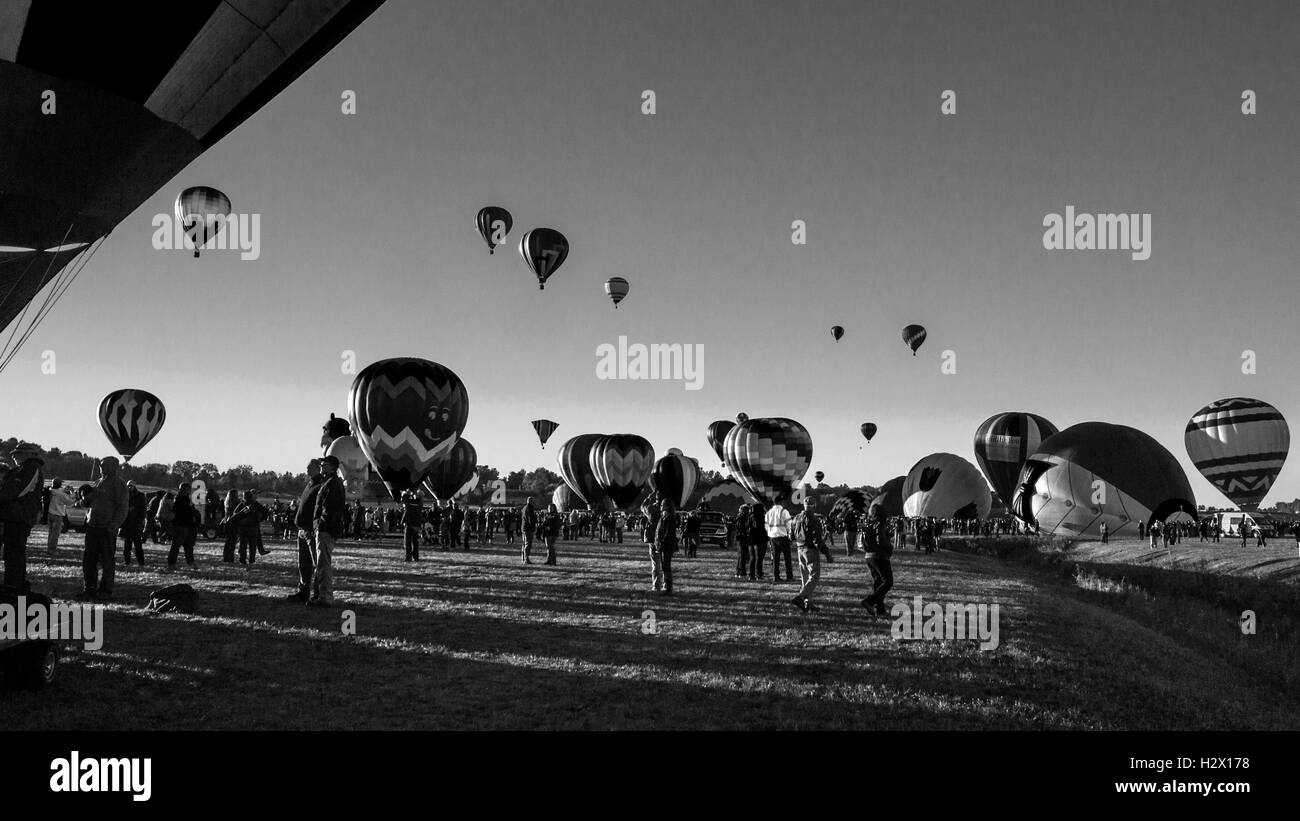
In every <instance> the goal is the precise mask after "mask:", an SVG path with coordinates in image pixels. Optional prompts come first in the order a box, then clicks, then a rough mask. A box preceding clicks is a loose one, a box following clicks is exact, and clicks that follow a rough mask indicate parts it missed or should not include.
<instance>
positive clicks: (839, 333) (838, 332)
mask: <svg viewBox="0 0 1300 821" xmlns="http://www.w3.org/2000/svg"><path fill="white" fill-rule="evenodd" d="M831 336H833V337H834V338H835V341H836V342H839V341H840V338H841V337H843V336H844V326H843V325H832V326H831Z"/></svg>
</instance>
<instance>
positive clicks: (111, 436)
mask: <svg viewBox="0 0 1300 821" xmlns="http://www.w3.org/2000/svg"><path fill="white" fill-rule="evenodd" d="M166 421H167V409H166V408H165V407H163V403H162V400H160V399H159V398H158V397H156V396H154V395H153V394H152V393H149V391H144V390H140V389H138V388H123V389H121V390H116V391H113V392H112V393H110V394H109V395H108V396H105V397H104V398H103V400H101V401H100V403H99V426H100V427H101V428H103V430H104V435H105V436H107V437H108V441H109V442H110V443H111V444H112V445H113V449H114V450H116V451H117V453H118V455H119V456H121V457H122V458H123V459H124V460H125V461H127V462H129V461H131V457H132V456H135V455H136V454H137V453H139V452H140V448H142V447H144V446H145V445H147V444H149V441H150V440H151V439H153V438H154V437H155V436H157V435H158V431H160V430H162V426H163V423H164V422H166Z"/></svg>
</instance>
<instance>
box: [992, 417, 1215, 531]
mask: <svg viewBox="0 0 1300 821" xmlns="http://www.w3.org/2000/svg"><path fill="white" fill-rule="evenodd" d="M1012 510H1013V511H1014V512H1015V513H1016V515H1017V516H1019V517H1020V518H1021V519H1023V520H1024V521H1027V522H1029V523H1031V524H1032V523H1036V524H1037V525H1038V527H1039V529H1040V530H1041V531H1042V532H1043V533H1046V534H1049V535H1060V536H1073V537H1076V538H1082V539H1093V538H1099V537H1100V535H1101V525H1102V523H1103V522H1105V523H1106V525H1107V529H1108V531H1109V533H1110V535H1112V536H1116V537H1122V536H1128V535H1133V536H1136V535H1137V526H1138V523H1139V522H1143V523H1145V524H1147V525H1150V524H1151V522H1153V521H1156V520H1159V521H1164V520H1165V519H1166V518H1167V517H1168V516H1169V515H1170V514H1171V513H1173V512H1175V511H1178V510H1183V511H1186V512H1188V513H1190V514H1191V515H1193V516H1195V515H1196V498H1195V497H1194V496H1193V495H1192V486H1191V484H1189V483H1188V481H1187V475H1186V474H1185V473H1184V472H1183V469H1182V467H1181V466H1180V465H1179V464H1178V460H1177V459H1175V458H1174V456H1173V454H1171V453H1170V452H1169V451H1168V450H1165V448H1164V446H1162V445H1161V444H1160V443H1159V442H1157V441H1156V440H1155V439H1152V438H1151V437H1150V436H1148V435H1147V434H1145V433H1143V432H1142V431H1140V430H1137V429H1136V428H1130V427H1125V426H1124V425H1112V424H1108V423H1105V422H1084V423H1081V424H1078V425H1074V426H1072V427H1068V428H1066V429H1065V430H1063V431H1061V432H1060V433H1058V434H1055V435H1053V436H1049V437H1048V438H1047V439H1045V440H1044V441H1043V443H1042V444H1041V445H1039V446H1038V450H1037V451H1035V452H1034V454H1033V455H1031V456H1030V457H1029V458H1028V459H1027V460H1025V465H1024V467H1023V468H1021V471H1020V480H1019V485H1018V486H1017V488H1016V494H1015V497H1014V499H1013V501H1012Z"/></svg>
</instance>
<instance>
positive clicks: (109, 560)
mask: <svg viewBox="0 0 1300 821" xmlns="http://www.w3.org/2000/svg"><path fill="white" fill-rule="evenodd" d="M117 468H118V461H117V457H116V456H105V457H104V458H103V459H100V460H99V469H100V472H101V474H102V475H101V476H100V479H99V481H97V482H95V485H94V488H95V489H94V492H92V493H91V495H90V510H88V511H87V512H86V549H85V554H84V556H83V557H82V561H81V569H82V573H83V575H84V576H85V582H86V589H85V591H84V592H83V593H82V594H81V595H80V596H78V597H77V598H79V599H81V600H83V601H85V600H88V599H109V598H112V597H113V572H114V569H115V562H116V561H117V531H118V530H119V529H120V528H121V527H122V523H123V522H125V521H126V514H127V510H128V509H129V507H130V499H129V494H128V493H127V490H126V482H123V481H122V477H120V476H118V475H117ZM101 568H102V573H101Z"/></svg>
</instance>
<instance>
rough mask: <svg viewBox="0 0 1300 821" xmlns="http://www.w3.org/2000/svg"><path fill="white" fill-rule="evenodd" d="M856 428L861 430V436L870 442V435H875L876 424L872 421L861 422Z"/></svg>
mask: <svg viewBox="0 0 1300 821" xmlns="http://www.w3.org/2000/svg"><path fill="white" fill-rule="evenodd" d="M858 430H860V431H862V436H863V437H864V438H865V439H866V440H867V441H868V442H870V441H871V437H873V436H875V435H876V424H875V423H874V422H863V423H862V425H861V426H860V427H859V428H858Z"/></svg>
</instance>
